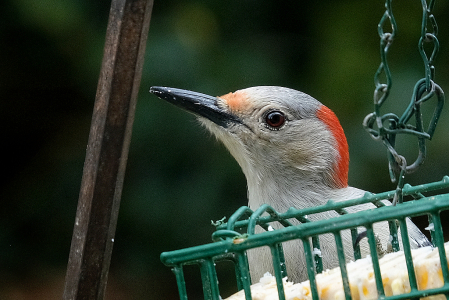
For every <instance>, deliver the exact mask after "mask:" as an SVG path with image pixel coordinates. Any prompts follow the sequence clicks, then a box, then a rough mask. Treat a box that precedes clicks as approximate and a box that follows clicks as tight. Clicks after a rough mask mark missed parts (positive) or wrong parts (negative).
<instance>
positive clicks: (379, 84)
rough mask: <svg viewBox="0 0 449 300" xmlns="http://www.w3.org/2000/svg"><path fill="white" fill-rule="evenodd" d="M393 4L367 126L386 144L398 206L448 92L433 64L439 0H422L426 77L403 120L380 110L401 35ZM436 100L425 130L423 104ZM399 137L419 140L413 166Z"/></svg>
mask: <svg viewBox="0 0 449 300" xmlns="http://www.w3.org/2000/svg"><path fill="white" fill-rule="evenodd" d="M391 2H392V0H386V2H385V9H386V10H385V13H384V14H383V16H382V18H381V19H380V22H379V24H378V33H379V37H380V57H381V63H380V66H379V68H378V69H377V71H376V73H375V75H374V84H375V90H374V97H373V98H374V112H373V113H370V114H368V115H367V116H366V117H365V119H364V120H363V127H364V128H365V130H366V131H367V132H368V133H369V134H370V135H371V137H372V138H374V139H375V140H380V141H382V143H383V144H384V145H385V146H386V148H387V151H388V160H389V171H390V178H391V181H392V182H396V181H398V188H397V191H398V192H397V193H396V195H395V199H394V201H393V202H395V203H396V202H402V194H401V193H400V190H402V188H403V186H404V183H405V181H404V177H405V174H408V173H412V172H414V171H416V170H417V169H418V167H419V166H420V165H421V164H422V163H423V162H424V159H425V157H426V140H431V139H432V136H433V134H434V132H435V128H436V125H437V123H438V119H439V117H440V115H441V111H442V109H443V105H444V92H443V90H442V89H441V88H440V86H438V85H437V84H436V83H435V82H434V78H435V67H434V65H433V64H434V60H435V57H436V55H437V53H438V50H439V42H438V39H437V34H438V26H437V23H436V20H435V17H434V15H433V14H432V9H433V6H434V4H435V0H430V2H429V4H427V1H426V0H421V4H422V9H423V14H422V25H421V37H420V39H419V43H418V50H419V52H420V54H421V57H422V60H423V62H424V69H425V76H424V78H422V79H420V80H418V82H417V83H416V84H415V87H414V90H413V95H412V99H411V102H410V104H409V105H408V107H407V108H406V110H405V112H404V113H403V114H402V116H401V117H398V116H397V115H395V114H393V113H386V114H384V115H382V114H381V113H380V108H381V106H382V104H383V103H384V102H385V100H386V99H387V98H388V95H389V93H390V90H391V86H392V79H391V78H392V77H391V72H390V68H389V66H388V62H387V54H388V50H389V49H390V46H391V45H392V43H393V40H394V38H395V36H396V34H397V24H396V20H395V18H394V16H393V11H392V7H391ZM386 27H391V31H389V32H386V31H384V28H386ZM425 46H427V47H426V48H429V47H430V46H432V49H431V51H430V56H429V55H428V54H427V52H426V50H425V49H424V48H425ZM382 74H383V75H384V77H385V80H384V81H382V80H381V77H382ZM433 98H436V100H437V101H436V105H435V109H434V112H433V115H432V118H431V120H430V122H429V125H428V127H427V129H425V126H424V121H423V116H422V112H421V105H422V104H424V103H425V102H427V101H428V100H430V99H433ZM413 116H414V117H415V118H414V119H415V124H414V125H412V124H409V123H408V122H409V121H410V119H411V118H412V117H413ZM397 134H408V135H413V136H416V137H417V138H418V151H419V153H418V157H417V158H416V160H415V161H414V162H413V163H412V164H410V165H407V161H406V159H405V158H404V156H402V155H400V154H399V153H397V151H396V149H395V141H396V135H397ZM396 173H399V179H398V180H397V179H396Z"/></svg>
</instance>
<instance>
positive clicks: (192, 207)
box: [0, 0, 449, 300]
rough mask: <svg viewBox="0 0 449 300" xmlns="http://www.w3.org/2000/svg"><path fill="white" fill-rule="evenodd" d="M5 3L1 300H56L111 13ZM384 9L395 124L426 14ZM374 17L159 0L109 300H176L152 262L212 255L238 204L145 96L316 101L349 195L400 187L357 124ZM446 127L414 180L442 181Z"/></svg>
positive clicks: (373, 44) (330, 0)
mask: <svg viewBox="0 0 449 300" xmlns="http://www.w3.org/2000/svg"><path fill="white" fill-rule="evenodd" d="M3 3H4V4H3V5H2V10H1V13H0V14H1V16H0V96H1V102H0V122H1V123H0V124H1V130H2V138H1V141H2V143H1V145H2V150H3V151H2V153H3V154H2V161H3V163H2V172H1V174H2V177H1V181H0V184H1V187H0V201H1V202H0V203H1V206H0V298H1V299H14V300H16V299H53V298H54V299H58V298H61V296H62V291H63V285H64V276H65V268H66V264H67V258H68V254H69V249H70V241H71V235H72V230H73V223H74V218H75V211H76V205H77V200H78V192H79V187H80V181H81V175H82V168H83V161H84V156H85V149H86V144H87V138H88V134H89V127H90V119H91V113H92V108H93V102H94V98H95V91H96V84H97V80H98V75H99V70H100V65H101V59H102V51H103V45H104V38H105V31H106V24H107V17H108V13H109V5H110V3H109V2H108V1H87V0H62V1H50V0H41V1H31V0H28V1H27V0H6V1H3ZM393 4H394V5H393V9H394V12H395V16H396V18H397V21H398V27H399V32H398V37H397V39H396V41H395V42H394V44H393V46H392V48H391V50H390V54H389V62H390V66H391V70H392V75H393V91H392V94H391V97H390V98H389V100H388V103H387V104H385V106H384V107H383V112H384V113H386V112H394V113H396V114H398V115H400V114H402V112H403V111H404V109H405V108H406V106H407V105H408V102H409V100H410V97H411V94H412V89H413V86H414V84H415V83H416V81H417V80H418V79H420V78H422V77H423V76H424V68H423V63H422V60H421V57H420V55H419V52H418V50H417V44H418V39H419V36H420V26H421V14H422V12H421V6H420V1H414V2H413V3H412V2H411V1H395V2H394V3H393ZM383 12H384V4H383V2H382V1H356V0H353V1H336V0H327V1H307V2H306V1H275V0H271V1H249V0H243V1H242V0H231V1H167V0H166V1H157V0H156V1H155V4H154V9H153V17H152V20H151V26H150V32H149V37H148V44H147V50H146V58H145V65H144V70H143V77H142V83H141V91H140V94H139V100H138V104H137V111H136V117H135V123H134V129H133V137H132V142H131V147H130V153H129V160H128V167H127V174H126V178H125V183H124V190H123V197H122V202H121V209H120V214H119V220H118V226H117V233H116V237H115V245H114V252H113V256H112V262H111V270H110V278H109V283H108V288H107V296H106V299H176V297H177V290H176V284H175V277H174V275H173V274H172V273H171V271H170V269H169V268H167V267H165V266H164V265H163V264H162V263H161V262H160V260H159V255H160V253H161V252H163V251H169V250H175V249H181V248H185V247H189V246H194V245H200V244H204V243H208V242H210V235H211V233H212V232H213V227H212V226H211V225H210V220H218V219H221V218H222V217H223V216H230V215H231V214H232V213H233V212H234V211H235V210H236V209H237V208H238V207H240V206H241V205H245V204H246V184H245V178H244V176H243V174H242V173H241V171H240V168H239V167H238V165H237V163H236V162H235V161H234V160H233V158H232V157H231V156H230V155H229V154H228V153H227V151H226V150H225V149H224V147H223V146H222V145H220V144H219V143H218V142H216V141H215V139H214V138H213V137H211V135H210V134H208V133H206V132H205V129H203V128H201V127H200V126H198V124H197V122H196V121H195V120H194V117H192V116H191V115H189V114H187V113H185V112H183V111H181V110H179V109H177V108H175V107H173V106H171V105H169V104H167V103H165V102H163V101H162V100H159V99H158V98H156V97H155V96H153V95H151V94H149V93H148V89H149V87H150V86H151V85H162V86H172V87H178V88H185V89H190V90H195V91H199V92H203V93H209V94H212V95H222V94H225V93H228V92H230V91H235V90H237V89H241V88H245V87H249V86H254V85H280V86H287V87H291V88H295V89H298V90H301V91H304V92H306V93H309V94H311V95H312V96H314V97H315V98H317V99H319V100H320V101H321V102H322V103H324V104H325V105H327V106H328V107H330V108H331V109H333V110H334V111H335V113H336V114H337V115H338V116H339V118H340V120H341V123H342V126H343V127H344V129H345V131H346V135H347V137H348V142H349V146H350V154H351V164H350V174H349V177H350V178H349V180H350V185H352V186H356V187H359V188H362V189H366V190H369V191H372V192H381V191H386V190H391V189H394V188H395V186H394V185H393V184H392V183H391V182H390V181H389V176H388V171H387V160H386V151H385V149H384V147H383V146H382V145H381V144H380V143H377V142H375V141H373V140H372V139H371V138H370V137H369V136H368V134H367V133H366V132H365V131H364V130H363V129H362V126H361V122H362V120H363V118H364V116H365V115H366V114H368V113H370V112H371V111H373V105H372V95H373V90H374V84H373V75H374V72H375V71H376V69H377V67H378V65H379V63H380V56H379V37H378V35H377V24H378V21H379V20H380V17H381V16H382V14H383ZM434 14H435V16H436V20H437V22H438V24H439V27H440V34H439V39H440V43H441V48H440V53H439V55H438V57H437V60H436V82H437V83H439V84H440V85H441V86H442V87H443V89H446V90H447V88H448V87H449V74H448V72H447V68H448V64H449V61H448V58H449V57H448V55H447V53H448V50H449V49H448V47H449V40H448V37H449V31H448V28H449V5H448V3H447V2H443V1H437V2H436V6H435V9H434ZM434 103H435V101H434V100H433V101H432V102H429V104H428V105H427V106H428V110H426V112H430V111H431V110H432V108H433V105H434ZM427 116H428V115H427ZM428 119H429V117H427V120H428ZM448 127H449V118H448V110H447V108H445V109H444V111H443V115H442V118H441V120H440V123H439V126H438V128H437V131H436V133H435V136H434V139H433V140H432V141H431V142H430V143H428V159H427V161H426V163H425V164H424V166H423V167H422V168H421V169H420V171H419V172H418V173H416V174H413V175H410V176H407V178H406V179H407V182H409V183H411V184H419V183H427V182H430V181H436V180H440V179H441V178H442V177H443V175H449V155H447V153H448V148H449V140H448V138H447V134H448ZM398 146H399V149H400V151H401V153H404V154H406V157H407V158H408V159H409V160H410V161H412V160H414V159H415V156H416V153H417V145H416V141H415V140H414V139H411V138H404V139H402V138H401V139H399V140H398ZM224 281H225V280H224V279H222V280H221V281H220V283H223V282H224ZM198 286H199V284H197V286H194V287H193V288H192V289H193V290H194V289H195V288H198ZM223 286H225V287H226V283H223ZM194 293H195V292H194ZM224 293H225V292H224Z"/></svg>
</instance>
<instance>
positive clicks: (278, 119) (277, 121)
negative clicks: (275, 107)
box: [265, 111, 285, 129]
mask: <svg viewBox="0 0 449 300" xmlns="http://www.w3.org/2000/svg"><path fill="white" fill-rule="evenodd" d="M265 122H267V124H268V125H269V126H270V127H272V128H275V129H277V128H279V127H281V126H282V125H284V123H285V116H284V114H283V113H282V112H280V111H271V112H269V113H268V114H267V115H266V116H265Z"/></svg>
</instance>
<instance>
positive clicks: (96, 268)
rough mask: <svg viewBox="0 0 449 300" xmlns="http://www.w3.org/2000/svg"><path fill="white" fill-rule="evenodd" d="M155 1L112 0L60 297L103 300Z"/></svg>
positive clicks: (66, 299)
mask: <svg viewBox="0 0 449 300" xmlns="http://www.w3.org/2000/svg"><path fill="white" fill-rule="evenodd" d="M152 7H153V0H112V4H111V10H110V14H109V21H108V27H107V31H106V43H105V47H104V56H103V62H102V67H101V72H100V77H99V81H98V87H97V94H96V99H95V105H94V111H93V116H92V125H91V128H90V134H89V142H88V145H87V150H86V160H85V162H84V171H83V178H82V182H81V191H80V195H79V201H78V208H77V212H76V219H75V226H74V230H73V237H72V245H71V249H70V256H69V261H68V267H67V273H66V281H65V288H64V295H63V299H65V300H68V299H103V298H104V294H105V290H106V283H107V278H108V271H109V264H110V261H111V253H112V246H113V242H114V235H115V228H116V224H117V216H118V211H119V206H120V197H121V193H122V186H123V178H124V174H125V168H126V162H127V157H128V149H129V143H130V139H131V131H132V124H133V120H134V111H135V105H136V99H137V93H138V90H139V85H140V79H141V74H142V66H143V58H144V52H145V44H146V40H147V35H148V29H149V24H150V18H151V10H152Z"/></svg>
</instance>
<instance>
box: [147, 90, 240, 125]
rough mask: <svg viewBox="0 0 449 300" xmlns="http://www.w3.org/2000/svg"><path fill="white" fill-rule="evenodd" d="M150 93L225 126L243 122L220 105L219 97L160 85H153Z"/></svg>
mask: <svg viewBox="0 0 449 300" xmlns="http://www.w3.org/2000/svg"><path fill="white" fill-rule="evenodd" d="M150 93H152V94H154V95H156V96H158V97H159V98H161V99H164V100H167V101H168V102H170V103H172V104H174V105H176V106H179V107H181V108H183V109H185V110H187V111H189V112H191V113H194V114H196V115H199V116H202V117H205V118H207V119H209V120H211V121H212V122H214V123H216V124H218V125H220V126H222V127H224V128H227V127H229V126H230V125H231V124H232V123H241V121H240V120H239V118H238V117H237V116H235V115H233V114H230V113H229V112H226V111H224V110H223V109H222V108H220V107H218V105H217V102H218V97H213V96H209V95H206V94H201V93H197V92H192V91H188V90H182V89H175V88H169V87H160V86H153V87H151V88H150Z"/></svg>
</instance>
